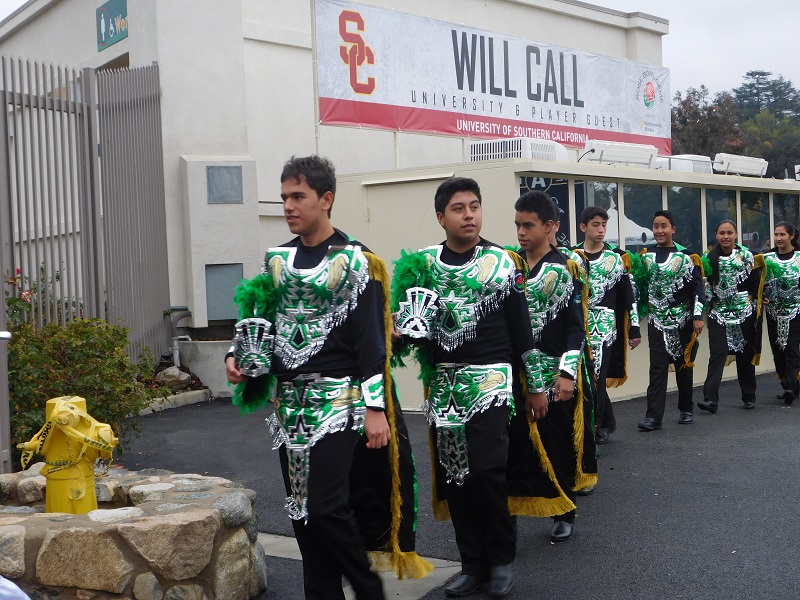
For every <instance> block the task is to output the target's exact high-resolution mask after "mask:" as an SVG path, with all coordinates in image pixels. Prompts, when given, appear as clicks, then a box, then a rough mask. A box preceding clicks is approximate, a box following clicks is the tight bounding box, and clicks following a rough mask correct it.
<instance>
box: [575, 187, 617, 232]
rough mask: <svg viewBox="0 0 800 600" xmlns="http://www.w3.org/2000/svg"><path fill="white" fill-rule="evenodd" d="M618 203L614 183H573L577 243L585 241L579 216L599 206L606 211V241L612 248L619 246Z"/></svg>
mask: <svg viewBox="0 0 800 600" xmlns="http://www.w3.org/2000/svg"><path fill="white" fill-rule="evenodd" d="M618 202H619V197H618V192H617V182H616V181H583V180H577V181H575V219H574V227H575V230H576V234H577V235H576V238H577V240H578V243H579V244H580V243H581V242H583V241H584V239H586V236H584V234H583V232H582V231H581V228H580V227H579V226H578V225H579V224H580V222H581V215H582V214H583V211H584V209H586V208H587V207H589V206H601V207H603V208H604V209H606V211H608V229H606V241H607V242H608V243H609V244H613V245H614V246H619V214H618V213H617V204H618Z"/></svg>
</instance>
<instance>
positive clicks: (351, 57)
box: [339, 10, 375, 94]
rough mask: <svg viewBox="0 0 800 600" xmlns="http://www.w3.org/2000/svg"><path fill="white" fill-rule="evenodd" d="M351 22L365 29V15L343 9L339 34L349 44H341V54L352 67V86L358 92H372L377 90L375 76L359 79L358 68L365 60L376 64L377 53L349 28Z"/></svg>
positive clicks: (361, 29) (370, 63)
mask: <svg viewBox="0 0 800 600" xmlns="http://www.w3.org/2000/svg"><path fill="white" fill-rule="evenodd" d="M349 23H353V24H354V25H355V30H356V31H361V32H363V31H364V17H362V16H361V15H360V14H359V13H357V12H355V11H352V10H343V11H342V13H341V14H340V15H339V35H340V36H341V37H342V40H344V41H345V42H346V43H347V44H350V45H349V46H347V45H345V44H342V45H341V46H339V56H341V57H342V61H343V62H344V64H346V65H347V66H349V67H350V87H352V88H353V91H354V92H355V93H356V94H371V93H372V92H373V91H375V78H374V77H367V81H366V82H361V81H359V80H358V68H359V67H360V66H361V65H363V64H364V63H365V62H366V63H367V64H368V65H374V64H375V53H374V52H373V51H372V48H370V47H369V46H367V44H366V42H364V38H363V37H361V36H360V35H359V34H358V33H353V32H350V31H348V30H347V26H348V24H349Z"/></svg>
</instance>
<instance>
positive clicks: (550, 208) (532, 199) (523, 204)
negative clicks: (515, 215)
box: [514, 190, 558, 223]
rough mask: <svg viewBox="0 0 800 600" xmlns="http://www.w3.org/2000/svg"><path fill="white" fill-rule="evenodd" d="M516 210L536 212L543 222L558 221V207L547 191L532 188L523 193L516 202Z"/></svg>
mask: <svg viewBox="0 0 800 600" xmlns="http://www.w3.org/2000/svg"><path fill="white" fill-rule="evenodd" d="M514 210H516V211H518V212H529V213H536V215H537V216H538V217H539V220H540V221H541V222H542V223H547V222H548V221H553V222H554V223H555V221H556V215H557V214H558V207H557V206H556V203H555V202H553V200H552V199H551V198H550V196H548V195H547V194H546V193H545V192H540V191H539V190H530V191H527V192H525V193H524V194H522V196H520V197H519V198H518V199H517V201H516V202H515V203H514Z"/></svg>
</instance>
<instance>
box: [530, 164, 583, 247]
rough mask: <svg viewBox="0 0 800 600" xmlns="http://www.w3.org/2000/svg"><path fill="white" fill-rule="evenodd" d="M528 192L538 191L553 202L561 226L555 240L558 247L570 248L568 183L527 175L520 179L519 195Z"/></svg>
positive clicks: (563, 180)
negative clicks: (557, 211)
mask: <svg viewBox="0 0 800 600" xmlns="http://www.w3.org/2000/svg"><path fill="white" fill-rule="evenodd" d="M529 190H539V191H541V192H545V193H547V195H548V196H550V197H551V198H552V199H553V200H555V202H556V204H557V205H558V209H559V211H560V215H559V218H560V220H561V225H560V227H559V230H558V233H557V234H556V239H557V240H558V245H559V246H567V247H570V246H572V243H571V242H570V239H571V237H570V220H571V219H570V215H569V181H568V180H567V179H555V178H552V177H547V176H544V175H529V176H523V177H520V181H519V193H520V195H522V194H524V193H525V192H527V191H529Z"/></svg>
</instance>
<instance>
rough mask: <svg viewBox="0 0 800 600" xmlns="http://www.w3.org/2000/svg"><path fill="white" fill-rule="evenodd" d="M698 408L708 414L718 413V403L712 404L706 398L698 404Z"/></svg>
mask: <svg viewBox="0 0 800 600" xmlns="http://www.w3.org/2000/svg"><path fill="white" fill-rule="evenodd" d="M697 408H699V409H700V410H705V411H707V412H710V413H711V414H712V415H713V414H714V413H716V412H717V403H716V402H712V401H711V400H708V399H706V398H703V399H702V400H700V402H698V403H697Z"/></svg>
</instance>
